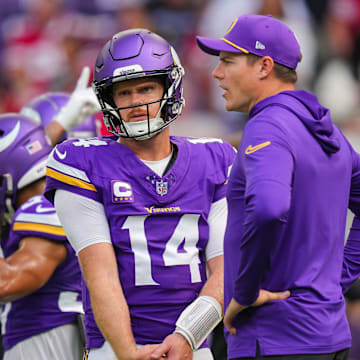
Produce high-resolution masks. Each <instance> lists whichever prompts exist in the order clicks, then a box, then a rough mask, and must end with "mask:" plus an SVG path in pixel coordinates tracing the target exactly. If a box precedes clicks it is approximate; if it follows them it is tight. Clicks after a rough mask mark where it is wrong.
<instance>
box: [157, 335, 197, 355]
mask: <svg viewBox="0 0 360 360" xmlns="http://www.w3.org/2000/svg"><path fill="white" fill-rule="evenodd" d="M164 354H165V355H166V359H169V360H192V358H193V352H192V350H191V347H190V344H189V343H188V342H187V340H186V339H185V338H184V337H183V336H182V335H181V334H178V333H174V334H171V335H168V336H167V337H166V338H165V339H164V341H163V342H162V344H160V345H159V347H158V348H157V349H156V350H155V351H154V352H153V354H152V356H151V359H153V360H161V359H163V358H164V356H163V355H164Z"/></svg>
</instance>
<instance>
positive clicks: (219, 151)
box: [209, 139, 236, 203]
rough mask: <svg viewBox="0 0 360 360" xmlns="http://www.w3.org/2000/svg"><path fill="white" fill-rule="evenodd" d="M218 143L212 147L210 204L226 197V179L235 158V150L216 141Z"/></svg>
mask: <svg viewBox="0 0 360 360" xmlns="http://www.w3.org/2000/svg"><path fill="white" fill-rule="evenodd" d="M218 140H219V141H221V142H219V143H213V144H209V145H212V151H213V153H212V157H213V163H214V181H215V192H214V197H213V200H212V202H213V203H214V202H216V201H219V200H220V199H223V198H224V197H225V196H226V190H227V186H226V185H227V183H228V178H229V175H230V172H231V168H232V164H233V162H234V159H235V156H236V149H235V148H234V147H233V146H231V145H230V144H229V143H227V142H225V141H222V140H220V139H218Z"/></svg>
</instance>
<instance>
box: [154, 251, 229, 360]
mask: <svg viewBox="0 0 360 360" xmlns="http://www.w3.org/2000/svg"><path fill="white" fill-rule="evenodd" d="M207 268H208V273H209V278H208V280H207V281H206V283H205V284H204V286H203V288H202V290H201V292H200V295H199V297H201V296H206V297H211V298H212V299H214V300H215V301H216V302H217V303H218V304H220V306H221V309H222V307H223V298H224V279H223V278H224V257H223V256H222V255H221V256H216V257H214V258H212V259H210V260H208V262H207ZM198 299H199V298H198ZM195 301H196V300H195ZM190 306H191V305H190ZM185 311H186V309H185ZM215 326H216V324H215V325H214V327H215ZM162 354H166V357H167V358H168V359H169V360H177V359H183V360H187V359H189V360H190V359H192V356H193V350H192V348H191V346H190V343H189V341H188V340H187V339H186V338H185V337H184V336H183V335H181V334H180V333H177V332H175V333H173V334H170V335H168V336H167V337H166V338H165V340H164V341H163V342H162V344H161V345H160V346H159V347H158V348H157V349H156V350H155V351H154V353H153V355H152V359H161V357H162Z"/></svg>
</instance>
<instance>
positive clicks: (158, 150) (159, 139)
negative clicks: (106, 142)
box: [120, 128, 172, 161]
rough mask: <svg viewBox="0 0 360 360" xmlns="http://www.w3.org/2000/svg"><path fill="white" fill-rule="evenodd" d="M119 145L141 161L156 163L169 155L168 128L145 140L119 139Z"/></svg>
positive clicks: (170, 149) (170, 148)
mask: <svg viewBox="0 0 360 360" xmlns="http://www.w3.org/2000/svg"><path fill="white" fill-rule="evenodd" d="M120 143H121V144H123V145H125V146H127V147H128V148H129V149H130V150H132V151H133V152H134V153H135V155H136V156H137V157H138V158H139V159H142V160H148V161H158V160H162V159H165V158H166V157H167V156H169V155H170V154H171V151H172V147H171V143H170V137H169V128H166V129H165V130H163V131H162V132H161V133H159V134H157V135H155V136H154V137H152V138H150V139H147V140H135V139H126V138H120Z"/></svg>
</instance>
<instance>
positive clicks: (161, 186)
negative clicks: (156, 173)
mask: <svg viewBox="0 0 360 360" xmlns="http://www.w3.org/2000/svg"><path fill="white" fill-rule="evenodd" d="M156 192H157V193H158V194H159V195H161V196H163V195H166V194H167V192H168V183H167V181H163V180H160V181H156Z"/></svg>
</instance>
